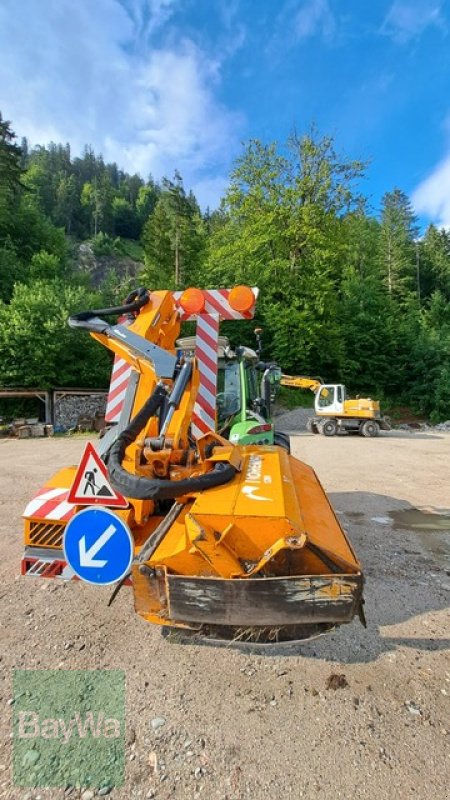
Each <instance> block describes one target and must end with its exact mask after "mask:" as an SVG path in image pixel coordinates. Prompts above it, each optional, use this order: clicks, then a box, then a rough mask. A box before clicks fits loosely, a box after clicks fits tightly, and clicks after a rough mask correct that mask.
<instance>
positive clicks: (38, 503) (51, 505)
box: [23, 486, 76, 522]
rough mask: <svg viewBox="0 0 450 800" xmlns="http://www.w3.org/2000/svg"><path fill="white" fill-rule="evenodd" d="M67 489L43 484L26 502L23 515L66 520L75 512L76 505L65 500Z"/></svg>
mask: <svg viewBox="0 0 450 800" xmlns="http://www.w3.org/2000/svg"><path fill="white" fill-rule="evenodd" d="M68 494H69V489H55V488H53V489H52V488H50V487H48V486H44V487H43V488H42V489H41V490H40V491H39V492H38V493H37V495H36V496H35V497H33V499H32V500H30V502H29V503H28V505H27V507H26V509H25V511H24V512H23V516H24V517H37V518H38V519H51V520H55V521H56V520H61V521H63V522H67V520H69V519H70V518H71V517H72V516H73V515H74V513H75V510H76V506H75V505H74V504H73V503H68V502H67V495H68Z"/></svg>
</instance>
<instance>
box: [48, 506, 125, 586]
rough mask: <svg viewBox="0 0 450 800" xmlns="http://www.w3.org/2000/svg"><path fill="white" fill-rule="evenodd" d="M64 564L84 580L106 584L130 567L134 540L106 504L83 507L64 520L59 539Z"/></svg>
mask: <svg viewBox="0 0 450 800" xmlns="http://www.w3.org/2000/svg"><path fill="white" fill-rule="evenodd" d="M63 550H64V557H65V559H66V561H67V563H68V565H69V566H70V567H71V568H72V569H73V571H74V573H75V575H78V577H79V578H81V580H82V581H86V583H95V584H97V585H102V586H107V585H108V584H110V583H116V581H120V580H121V579H122V578H123V577H124V575H126V574H127V572H128V571H129V569H130V566H131V562H132V560H133V554H134V542H133V537H132V535H131V532H130V529H129V527H128V525H126V524H125V522H123V520H121V519H120V517H118V516H117V515H116V514H114V513H113V512H112V511H109V510H108V509H106V508H85V509H83V511H79V512H78V514H75V516H74V517H72V519H71V520H70V521H69V522H68V524H67V526H66V530H65V532H64V539H63Z"/></svg>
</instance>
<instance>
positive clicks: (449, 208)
mask: <svg viewBox="0 0 450 800" xmlns="http://www.w3.org/2000/svg"><path fill="white" fill-rule="evenodd" d="M412 203H413V206H414V208H415V210H416V211H417V213H419V214H424V215H425V216H427V217H428V218H429V219H431V220H432V221H433V222H434V223H435V224H436V225H438V226H439V227H445V228H450V153H449V154H448V155H447V156H446V157H445V158H443V159H442V161H440V162H439V164H437V166H436V167H435V168H434V170H433V172H432V173H431V174H430V175H429V176H428V178H425V180H424V181H422V183H420V184H419V186H418V187H417V188H416V190H415V191H414V193H413V195H412Z"/></svg>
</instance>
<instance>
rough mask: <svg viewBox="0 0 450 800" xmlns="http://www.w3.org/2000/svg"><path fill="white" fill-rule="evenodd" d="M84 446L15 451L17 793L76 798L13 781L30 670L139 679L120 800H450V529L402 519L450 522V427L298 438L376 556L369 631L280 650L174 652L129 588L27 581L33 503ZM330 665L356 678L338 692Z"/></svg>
mask: <svg viewBox="0 0 450 800" xmlns="http://www.w3.org/2000/svg"><path fill="white" fill-rule="evenodd" d="M83 447H84V441H83V440H80V439H75V440H69V439H68V440H56V439H54V440H45V441H34V442H29V441H0V470H1V473H2V481H1V496H0V497H1V505H0V536H1V544H0V546H1V551H0V552H1V561H0V570H1V585H0V586H1V588H0V597H1V608H0V613H1V626H2V627H1V656H0V657H1V662H0V663H1V667H2V669H1V683H0V696H1V699H2V701H3V705H4V709H6V710H4V713H3V714H2V717H1V722H0V726H1V727H0V770H1V771H0V797H2V798H14V800H15V799H16V798H24V797H27V796H28V797H30V798H36V797H39V796H40V797H41V798H42V800H43V799H44V798H52V800H53V798H55V800H56V799H57V798H60V797H63V796H64V792H63V791H62V790H56V789H51V790H45V789H39V790H35V791H29V790H26V789H19V788H18V787H15V788H14V787H12V786H11V780H12V778H11V738H10V736H11V733H10V732H11V720H10V717H11V706H10V705H7V701H8V700H9V699H10V698H11V675H12V670H13V668H14V667H21V668H25V669H43V668H61V669H73V668H78V669H83V668H86V669H95V668H104V667H106V668H121V669H124V670H125V672H126V681H127V720H128V733H127V737H128V745H127V767H126V769H127V782H126V786H125V787H124V788H122V789H116V790H113V791H112V792H111V795H110V796H111V797H112V798H137V797H154V798H158V799H159V798H161V800H163V799H168V798H195V797H203V798H206V800H210V798H211V799H212V798H222V800H225V799H227V800H240V798H246V797H249V798H252V799H253V800H260V799H261V800H266V799H268V798H270V799H272V798H276V799H278V798H284V797H285V796H288V797H292V798H295V800H297V798H331V797H333V798H345V800H348V798H352V797H358V798H371V800H372V798H373V800H387V799H388V798H389V799H390V798H402V800H403V798H410V797H411V798H413V797H414V798H416V800H422V799H423V800H425V799H426V800H441V799H442V800H445V798H447V797H450V792H449V785H450V746H449V745H450V708H449V707H450V657H449V648H450V638H449V637H450V616H449V612H448V605H449V599H450V541H449V537H450V531H449V530H448V526H447V523H446V520H445V519H444V521H443V525H442V527H443V528H445V527H446V526H447V531H446V530H445V529H444V530H441V531H440V532H435V531H433V530H430V529H417V530H415V531H412V530H406V529H401V528H399V527H397V526H398V518H397V522H396V524H395V527H394V526H393V524H392V520H391V517H390V512H396V511H399V510H402V509H406V508H409V507H417V506H419V507H423V508H428V507H429V508H431V509H434V510H441V511H446V512H447V513H450V467H449V454H450V435H448V434H439V435H435V434H434V435H431V434H419V433H417V434H403V433H391V434H388V435H385V436H383V437H380V438H379V439H374V440H362V439H360V438H351V437H342V438H341V437H339V438H335V439H324V438H322V437H317V436H316V437H314V436H311V435H307V434H305V435H301V436H298V437H296V438H293V452H294V454H295V455H297V456H298V457H301V458H303V460H305V461H307V462H309V463H310V464H312V465H313V466H314V468H315V469H316V471H317V473H318V474H319V476H320V479H321V481H322V483H323V485H324V487H325V488H326V490H327V491H328V492H329V494H330V497H331V501H332V503H333V505H334V507H335V509H336V511H337V512H338V513H339V514H340V519H341V520H342V523H343V525H344V527H345V528H346V530H347V531H348V533H349V535H350V538H351V541H352V543H353V545H354V547H355V549H356V551H357V553H358V556H359V557H360V559H361V561H362V562H363V565H364V571H365V574H366V577H367V586H366V593H365V594H366V614H367V619H368V629H367V630H366V631H365V630H364V629H363V628H362V626H361V625H360V624H359V623H358V622H354V623H352V625H350V626H347V627H343V628H340V629H339V630H337V631H336V632H335V633H333V634H332V635H329V636H327V637H324V638H322V639H319V640H316V641H313V642H310V643H308V644H305V645H304V646H303V647H302V648H301V650H300V651H299V654H298V655H296V656H294V657H273V658H269V657H267V658H264V657H261V656H246V655H242V654H239V653H236V652H233V651H228V650H213V649H211V648H207V647H197V646H195V647H194V646H183V645H174V644H168V643H167V642H166V641H165V640H164V639H163V638H162V637H161V635H160V633H159V631H158V630H156V629H155V628H153V627H151V626H149V625H146V624H145V623H144V622H143V621H142V620H140V619H139V618H138V617H136V616H134V614H133V609H132V597H131V592H130V591H129V590H125V589H124V590H123V591H122V592H121V593H120V594H119V597H118V599H117V601H116V603H115V605H114V606H113V607H112V609H108V608H107V606H106V602H107V598H108V596H109V594H110V591H109V589H100V590H99V589H96V588H95V587H92V586H88V585H80V584H79V583H76V582H71V583H68V584H58V583H56V582H55V581H45V580H42V579H25V578H21V577H19V562H20V557H21V551H22V541H21V523H20V515H21V513H22V510H23V507H24V505H25V503H26V501H27V500H28V499H29V498H30V497H31V496H32V495H33V493H34V491H35V490H36V489H38V488H39V487H40V486H41V485H42V484H43V483H44V481H45V479H46V478H47V477H49V476H50V475H51V474H52V472H53V471H55V469H56V468H57V467H59V466H63V465H65V464H67V463H71V462H72V463H75V462H76V461H77V460H78V459H79V456H80V454H81V452H82V450H83ZM373 518H377V520H378V521H376V520H374V519H373ZM403 524H406V523H403ZM436 525H438V523H436ZM331 673H343V674H345V677H346V681H347V682H348V686H347V687H345V688H340V689H337V690H336V691H333V690H332V689H327V688H326V684H327V678H328V677H329V676H330V674H331ZM155 717H164V718H165V720H166V722H165V724H164V725H163V726H162V727H161V728H159V730H158V731H157V732H154V731H153V730H152V726H151V720H152V719H153V718H155ZM133 738H135V741H134V743H132V740H133ZM151 753H154V754H156V758H157V773H156V774H154V771H155V770H154V769H153V768H152V767H151V766H150V765H149V754H151ZM130 759H131V760H130ZM151 759H153V763H154V759H155V756H154V755H152V756H151ZM80 794H81V793H80V792H79V791H78V790H74V791H72V793H71V794H70V797H79V796H80Z"/></svg>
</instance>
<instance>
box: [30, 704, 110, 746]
mask: <svg viewBox="0 0 450 800" xmlns="http://www.w3.org/2000/svg"><path fill="white" fill-rule="evenodd" d="M74 734H75V735H78V736H79V738H80V739H86V737H87V736H89V735H90V736H92V737H93V738H94V739H98V738H99V737H100V736H104V737H105V738H106V739H118V738H119V737H120V721H119V720H118V719H106V718H105V715H104V714H103V713H102V712H100V714H98V715H97V717H95V715H94V714H93V713H92V711H88V713H87V714H86V716H85V717H84V719H83V717H82V716H81V714H80V713H79V712H78V711H76V712H75V714H74V716H73V717H72V719H70V720H69V722H66V720H65V719H52V717H48V718H44V719H41V718H40V715H39V714H38V713H37V712H36V711H19V731H18V737H19V739H38V738H39V737H42V739H59V738H61V740H62V743H63V744H68V743H69V741H70V739H71V738H72V736H73V735H74Z"/></svg>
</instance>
